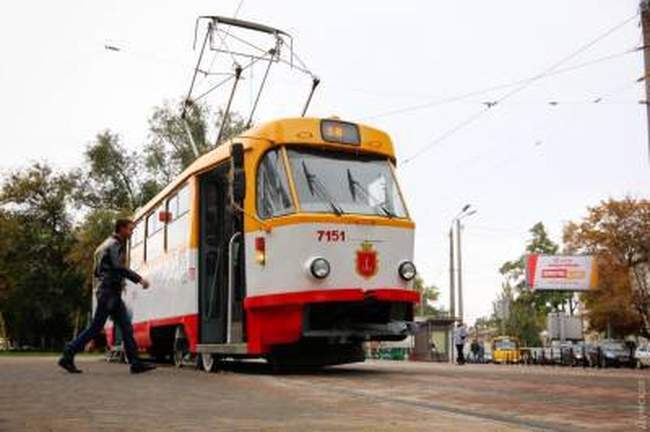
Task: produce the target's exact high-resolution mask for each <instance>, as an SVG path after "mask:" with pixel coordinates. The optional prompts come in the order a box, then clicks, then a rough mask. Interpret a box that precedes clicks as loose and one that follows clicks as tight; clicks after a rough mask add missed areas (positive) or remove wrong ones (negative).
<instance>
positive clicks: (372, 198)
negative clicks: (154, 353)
mask: <svg viewBox="0 0 650 432" xmlns="http://www.w3.org/2000/svg"><path fill="white" fill-rule="evenodd" d="M287 153H288V156H289V163H290V165H291V171H292V174H293V179H294V182H295V184H296V190H297V193H298V199H299V200H300V206H301V208H302V211H305V212H312V213H336V214H339V215H340V214H347V213H352V214H362V215H375V216H377V215H378V216H384V217H389V218H405V217H407V214H406V209H405V207H404V203H403V202H402V198H401V196H400V193H399V189H398V187H397V183H396V181H395V177H394V176H393V171H392V170H391V167H390V165H389V162H388V160H386V159H383V158H378V157H376V156H370V155H359V154H352V153H333V152H327V151H320V150H311V149H287Z"/></svg>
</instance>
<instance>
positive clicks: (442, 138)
mask: <svg viewBox="0 0 650 432" xmlns="http://www.w3.org/2000/svg"><path fill="white" fill-rule="evenodd" d="M638 15H639V13H638V12H637V13H635V14H634V15H633V16H631V17H630V18H627V19H625V20H624V21H622V22H621V23H619V24H617V25H615V26H614V27H612V28H610V29H609V30H607V31H606V32H604V33H603V34H601V35H600V36H598V37H596V38H595V39H593V40H591V41H590V42H588V43H586V44H584V45H582V46H581V47H580V48H578V49H577V50H575V51H573V52H572V53H571V54H569V55H567V56H565V57H563V58H562V59H560V60H559V61H557V62H555V63H553V64H552V65H551V66H550V67H548V68H546V69H544V70H543V71H542V72H541V73H539V74H537V75H535V76H533V77H531V78H530V79H529V80H527V81H525V82H524V83H522V84H521V85H520V86H518V87H516V88H514V89H513V90H511V91H509V92H507V93H506V94H504V95H503V96H501V97H500V98H499V99H498V100H497V101H496V104H495V105H499V104H501V103H503V102H504V101H506V100H508V99H510V98H511V97H513V96H514V95H516V94H518V93H520V92H522V91H523V90H525V89H526V88H528V87H529V86H530V85H532V84H533V83H535V82H536V81H538V80H540V79H542V78H544V77H545V76H547V75H548V74H549V73H551V72H553V71H555V70H556V69H557V68H559V67H560V66H561V65H562V64H564V63H566V62H567V61H569V60H571V59H573V58H575V57H577V56H578V55H580V54H582V53H583V52H585V51H587V50H588V49H590V48H591V47H592V46H594V45H596V44H597V43H599V42H600V41H602V40H603V39H605V38H606V37H608V36H609V35H611V34H612V33H614V32H616V31H617V30H619V29H620V28H622V27H623V26H625V25H627V24H628V23H630V22H631V21H632V20H634V19H635V18H637V16H638ZM493 107H494V105H492V106H488V107H486V108H484V109H482V110H480V111H477V112H476V113H473V114H472V115H470V116H469V117H467V118H466V119H464V120H463V121H461V122H460V123H458V124H457V125H455V126H453V127H452V128H451V129H449V130H447V131H446V132H444V133H443V134H441V135H440V136H438V137H437V138H436V139H434V140H433V141H432V142H431V143H429V144H427V145H426V146H424V147H422V148H421V149H420V150H418V151H416V152H415V153H414V154H413V155H412V156H411V157H409V158H406V159H405V160H404V162H402V163H401V165H402V166H403V165H406V164H409V163H411V162H412V161H413V160H415V159H417V158H418V157H420V156H421V155H423V154H425V153H426V152H428V151H429V150H431V149H432V148H433V147H435V146H437V145H439V144H440V143H441V142H443V141H445V140H446V139H447V138H449V137H451V136H453V135H455V134H456V133H457V132H459V131H460V130H462V129H464V128H465V127H467V126H469V125H471V124H472V123H474V122H475V121H476V120H478V119H479V118H481V117H482V116H483V115H484V114H485V113H487V112H488V111H490V110H491V109H492V108H493Z"/></svg>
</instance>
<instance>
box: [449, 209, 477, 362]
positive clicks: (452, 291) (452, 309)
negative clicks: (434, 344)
mask: <svg viewBox="0 0 650 432" xmlns="http://www.w3.org/2000/svg"><path fill="white" fill-rule="evenodd" d="M470 207H471V205H470V204H466V205H465V206H463V208H462V209H461V210H460V211H459V212H458V214H457V215H456V216H454V218H453V219H452V220H451V223H450V224H449V316H450V317H451V319H452V320H453V321H456V274H455V273H456V270H455V268H454V225H456V241H457V244H458V252H457V255H458V312H459V318H460V320H461V321H462V318H463V294H462V279H461V277H460V271H461V265H462V263H461V258H460V229H461V225H460V220H461V219H463V218H465V217H467V216H471V215H473V214H474V213H476V210H470ZM449 336H450V340H449V346H450V349H449V361H450V362H451V363H453V361H454V342H453V337H454V336H453V326H452V331H450V332H449Z"/></svg>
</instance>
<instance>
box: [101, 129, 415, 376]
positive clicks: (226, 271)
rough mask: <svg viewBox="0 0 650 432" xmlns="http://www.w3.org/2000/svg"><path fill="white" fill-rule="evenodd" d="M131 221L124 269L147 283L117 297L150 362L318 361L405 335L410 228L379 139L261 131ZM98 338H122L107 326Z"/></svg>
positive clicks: (353, 133) (409, 312) (196, 166)
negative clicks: (151, 358)
mask: <svg viewBox="0 0 650 432" xmlns="http://www.w3.org/2000/svg"><path fill="white" fill-rule="evenodd" d="M134 220H135V222H136V228H135V231H134V235H133V237H132V239H131V242H130V247H129V251H130V266H131V267H132V268H133V269H134V270H136V271H137V272H139V273H140V274H143V275H146V277H147V278H148V279H149V280H150V282H151V288H150V289H149V290H141V289H137V288H136V287H135V286H133V285H131V284H129V285H127V288H126V290H125V292H124V294H123V295H124V298H125V303H126V304H127V307H128V308H129V309H130V310H131V311H132V320H133V326H134V332H135V338H136V340H137V342H138V345H139V347H140V349H142V350H146V351H148V352H149V353H150V354H152V355H154V356H156V357H164V356H172V358H173V359H174V362H175V363H176V364H177V365H181V364H182V363H183V362H184V361H188V359H190V358H193V359H198V362H199V363H200V364H201V365H202V367H204V368H205V369H206V370H210V369H212V368H214V367H215V364H217V361H218V360H219V359H221V358H241V357H264V358H266V359H268V360H270V361H272V362H275V363H278V364H294V365H313V366H322V365H331V364H339V363H347V362H355V361H362V360H363V357H364V356H363V350H362V348H361V344H362V342H364V341H369V340H401V339H403V338H405V337H406V335H407V334H408V333H409V332H410V331H412V326H413V324H412V321H413V310H414V305H415V303H417V302H418V301H419V295H418V293H416V292H415V291H413V290H412V289H411V284H412V280H413V278H414V277H415V275H416V270H415V266H414V264H413V241H414V228H415V225H414V223H413V221H412V220H411V219H410V218H409V215H408V212H407V209H406V206H405V204H404V199H403V196H402V193H401V191H400V189H399V185H398V183H397V180H396V177H395V155H394V151H393V145H392V142H391V139H390V137H389V136H388V135H387V134H386V133H384V132H382V131H380V130H377V129H374V128H371V127H368V126H363V125H357V124H353V123H348V122H343V121H340V120H338V119H335V118H334V119H315V118H295V119H284V120H277V121H272V122H269V123H265V124H262V125H260V126H257V127H255V128H253V129H251V130H248V131H246V132H245V133H243V134H241V135H240V136H238V137H236V138H234V139H232V140H231V141H230V142H229V143H227V144H225V145H221V146H219V147H217V148H216V149H214V150H212V151H210V152H208V153H206V154H204V155H202V156H201V157H199V158H198V159H197V160H196V161H195V162H194V163H193V164H192V165H191V166H190V167H188V168H187V169H186V170H185V171H184V172H183V173H182V174H181V175H180V176H179V177H178V178H177V179H176V180H175V181H173V182H172V183H170V184H169V185H168V186H167V187H166V188H165V189H164V190H163V191H161V192H160V193H159V194H158V195H157V196H156V197H155V198H154V199H152V200H151V201H150V202H149V203H148V204H147V205H145V206H144V207H142V208H141V209H139V210H138V211H137V212H136V214H135V216H134ZM107 339H108V343H109V346H110V347H114V346H115V344H116V343H119V341H118V340H116V337H115V334H114V333H113V328H112V327H109V328H107Z"/></svg>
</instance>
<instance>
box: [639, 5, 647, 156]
mask: <svg viewBox="0 0 650 432" xmlns="http://www.w3.org/2000/svg"><path fill="white" fill-rule="evenodd" d="M639 7H640V9H641V29H642V33H643V58H644V60H645V69H644V72H643V77H644V78H645V95H646V96H645V104H646V118H647V122H648V160H650V0H641V4H640V5H639Z"/></svg>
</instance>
